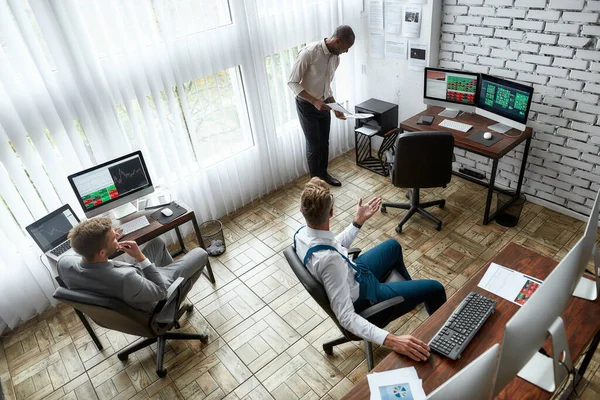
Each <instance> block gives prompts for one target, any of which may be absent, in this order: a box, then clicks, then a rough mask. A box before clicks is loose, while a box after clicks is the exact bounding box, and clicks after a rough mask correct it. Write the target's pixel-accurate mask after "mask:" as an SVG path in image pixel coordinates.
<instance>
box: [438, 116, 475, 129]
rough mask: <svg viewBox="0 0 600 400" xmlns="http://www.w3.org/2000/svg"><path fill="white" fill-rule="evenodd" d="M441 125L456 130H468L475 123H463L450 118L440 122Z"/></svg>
mask: <svg viewBox="0 0 600 400" xmlns="http://www.w3.org/2000/svg"><path fill="white" fill-rule="evenodd" d="M440 126H442V127H444V128H448V129H454V130H455V131H461V132H468V131H469V130H470V129H471V128H472V127H473V125H469V124H463V123H462V122H456V121H452V120H449V119H445V120H443V121H442V122H441V123H440Z"/></svg>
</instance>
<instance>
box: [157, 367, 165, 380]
mask: <svg viewBox="0 0 600 400" xmlns="http://www.w3.org/2000/svg"><path fill="white" fill-rule="evenodd" d="M156 375H158V377H159V378H164V377H165V376H167V369H166V368H163V369H159V370H157V371H156Z"/></svg>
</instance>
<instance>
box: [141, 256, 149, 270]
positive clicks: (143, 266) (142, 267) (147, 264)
mask: <svg viewBox="0 0 600 400" xmlns="http://www.w3.org/2000/svg"><path fill="white" fill-rule="evenodd" d="M151 265H152V262H151V261H150V260H148V259H147V258H146V259H144V261H142V262H141V263H139V266H140V268H141V269H144V268H146V267H149V266H151Z"/></svg>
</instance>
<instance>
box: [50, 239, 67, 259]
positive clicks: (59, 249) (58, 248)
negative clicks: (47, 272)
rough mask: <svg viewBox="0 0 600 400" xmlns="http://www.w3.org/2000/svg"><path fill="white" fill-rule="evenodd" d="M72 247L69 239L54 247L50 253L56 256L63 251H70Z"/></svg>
mask: <svg viewBox="0 0 600 400" xmlns="http://www.w3.org/2000/svg"><path fill="white" fill-rule="evenodd" d="M70 248H71V241H70V240H67V241H66V242H64V243H62V244H60V245H58V246H56V247H55V248H53V249H52V250H51V251H50V253H52V254H54V255H55V256H60V255H61V254H62V253H64V252H66V251H69V249H70Z"/></svg>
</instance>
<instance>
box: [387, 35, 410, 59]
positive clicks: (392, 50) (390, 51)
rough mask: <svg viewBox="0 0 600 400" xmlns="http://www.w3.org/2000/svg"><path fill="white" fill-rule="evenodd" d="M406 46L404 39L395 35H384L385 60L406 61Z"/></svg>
mask: <svg viewBox="0 0 600 400" xmlns="http://www.w3.org/2000/svg"><path fill="white" fill-rule="evenodd" d="M406 44H407V41H406V39H404V38H401V37H398V36H397V35H386V37H385V56H386V58H395V59H398V60H406Z"/></svg>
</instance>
